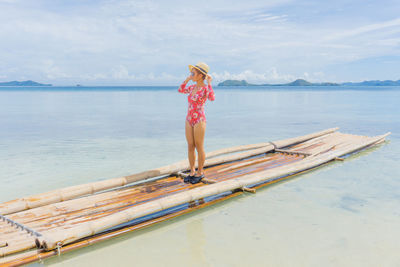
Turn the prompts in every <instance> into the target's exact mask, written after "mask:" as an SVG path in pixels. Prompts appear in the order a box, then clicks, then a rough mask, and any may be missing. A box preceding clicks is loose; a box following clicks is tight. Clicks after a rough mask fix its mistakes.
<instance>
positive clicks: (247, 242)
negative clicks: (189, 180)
mask: <svg viewBox="0 0 400 267" xmlns="http://www.w3.org/2000/svg"><path fill="white" fill-rule="evenodd" d="M214 90H215V93H216V99H215V101H214V102H209V101H208V102H207V104H206V117H207V131H206V140H205V148H206V151H212V150H215V149H219V148H222V147H229V146H235V145H242V144H251V143H259V142H265V141H270V140H279V139H284V138H289V137H294V136H299V135H303V134H307V133H311V132H315V131H320V130H323V129H326V128H331V127H336V126H337V127H340V131H342V132H345V133H352V134H359V135H370V136H372V135H379V134H383V133H386V132H388V131H391V132H392V134H391V135H390V136H389V137H388V141H387V142H386V143H385V144H382V145H379V146H378V147H377V148H374V149H369V150H365V151H363V152H361V153H359V154H357V155H354V156H351V157H350V158H348V159H347V160H346V161H344V162H335V163H332V164H330V165H328V166H324V167H321V168H318V169H316V170H314V171H311V172H309V173H306V174H303V175H299V176H297V177H296V178H294V179H291V180H289V181H287V182H283V183H279V184H277V185H274V186H270V187H265V188H263V189H260V190H258V191H257V194H255V195H253V194H244V195H242V196H239V197H237V198H235V199H232V200H229V201H225V202H223V203H220V204H218V205H216V206H212V207H210V208H206V209H203V210H200V211H197V212H194V213H192V214H190V215H185V216H183V217H179V218H176V219H173V220H172V221H169V222H165V223H161V224H159V225H157V226H155V227H150V228H148V229H145V230H141V231H138V232H136V233H131V234H127V235H125V236H123V237H120V238H116V239H113V240H109V241H105V242H102V243H101V244H97V245H94V246H90V247H87V248H84V249H81V250H78V251H75V252H72V253H67V254H65V255H61V256H60V257H55V258H52V259H49V260H45V261H44V262H43V263H40V264H44V265H65V266H87V265H88V264H96V265H99V266H110V265H112V266H124V265H126V266H127V265H131V264H136V265H138V266H160V265H161V266H243V265H249V266H400V256H399V253H398V250H399V248H400V246H399V244H400V243H399V240H400V166H399V162H400V161H399V160H400V134H399V133H400V107H399V104H400V87H279V88H277V87H223V88H221V87H215V88H214ZM186 111H187V98H186V95H183V94H179V93H178V92H177V87H50V88H35V87H26V88H15V87H14V88H4V87H3V88H1V87H0V166H1V168H0V170H1V172H0V181H1V186H0V201H1V202H3V201H7V200H11V199H14V198H17V197H21V196H26V195H30V194H36V193H40V192H45V191H48V190H52V189H57V188H61V187H65V186H70V185H75V184H80V183H86V182H91V181H97V180H101V179H107V178H113V177H120V176H123V175H128V174H132V173H136V172H139V171H143V170H147V169H151V168H155V167H160V166H163V165H167V164H170V163H173V162H175V161H178V160H181V159H184V158H186V140H185V134H184V122H185V116H186Z"/></svg>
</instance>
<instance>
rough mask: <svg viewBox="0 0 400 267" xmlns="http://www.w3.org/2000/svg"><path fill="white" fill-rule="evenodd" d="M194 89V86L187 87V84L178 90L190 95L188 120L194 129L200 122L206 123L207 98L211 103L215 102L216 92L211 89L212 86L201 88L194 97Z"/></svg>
mask: <svg viewBox="0 0 400 267" xmlns="http://www.w3.org/2000/svg"><path fill="white" fill-rule="evenodd" d="M194 88H195V85H194V84H192V85H189V86H187V87H186V83H182V84H181V86H180V87H179V89H178V92H179V93H183V94H189V95H188V102H189V109H188V114H187V116H186V120H187V121H188V122H189V124H190V125H191V126H192V127H193V126H194V125H196V123H198V122H200V121H204V122H205V121H206V116H205V113H204V103H206V100H207V98H208V99H209V100H210V101H214V99H215V95H214V91H213V89H212V87H211V84H209V85H207V86H203V87H201V88H200V89H198V90H197V92H196V93H195V94H194V95H192V91H193V89H194Z"/></svg>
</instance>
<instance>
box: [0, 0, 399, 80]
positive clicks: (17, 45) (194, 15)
mask: <svg viewBox="0 0 400 267" xmlns="http://www.w3.org/2000/svg"><path fill="white" fill-rule="evenodd" d="M0 40H1V42H0V81H10V80H28V79H31V80H35V81H39V82H44V83H52V84H54V85H74V84H78V83H79V84H83V85H176V84H178V83H180V82H181V81H182V80H183V79H184V78H185V77H186V76H187V75H188V67H187V65H188V64H195V63H196V62H198V61H204V62H206V63H207V64H208V65H209V66H210V73H211V74H212V75H213V77H214V81H215V82H219V81H223V80H225V79H245V80H247V81H249V82H254V83H281V82H290V81H293V80H294V79H297V78H304V79H307V80H309V81H312V82H321V81H329V82H344V81H362V80H386V79H390V80H399V79H400V72H399V70H400V1H390V0H383V1H369V0H363V1H361V0H354V1H343V0H337V1H296V0H294V1H291V0H279V1H278V0H271V1H252V0H247V1H225V0H214V1H174V0H171V1H127V0H121V1H117V0H115V1H114V0H109V1H88V0H80V1H78V0H65V1H61V0H35V1H33V0H32V1H30V0H0Z"/></svg>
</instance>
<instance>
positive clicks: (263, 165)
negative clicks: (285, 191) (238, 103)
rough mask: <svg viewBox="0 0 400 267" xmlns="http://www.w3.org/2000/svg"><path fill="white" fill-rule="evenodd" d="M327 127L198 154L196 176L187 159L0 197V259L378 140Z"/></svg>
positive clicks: (51, 251) (230, 192)
mask: <svg viewBox="0 0 400 267" xmlns="http://www.w3.org/2000/svg"><path fill="white" fill-rule="evenodd" d="M337 130H338V128H332V129H328V130H324V131H321V132H317V133H312V134H308V135H305V136H300V137H296V138H290V139H285V140H279V141H274V142H265V143H259V144H252V145H245V146H237V147H232V148H226V149H220V150H217V151H214V152H211V153H208V154H207V155H206V162H205V175H206V177H207V179H203V181H202V183H198V184H186V183H184V182H183V179H182V178H184V177H185V176H186V175H187V171H188V170H189V164H188V162H187V160H183V161H180V162H177V163H174V164H171V165H168V166H164V167H161V168H158V169H154V170H150V171H145V172H141V173H137V174H133V175H129V176H124V177H119V178H113V179H109V180H104V181H100V182H93V183H88V184H83V185H77V186H72V187H68V188H63V189H59V190H54V191H50V192H47V193H42V194H38V195H34V196H29V197H25V198H20V199H15V200H12V201H8V202H5V203H1V204H0V265H2V266H3V265H4V266H18V265H22V264H27V263H31V262H34V261H38V260H42V259H45V258H47V257H51V256H54V255H57V254H60V253H65V252H67V251H70V250H74V249H77V248H81V247H85V246H88V245H91V244H94V243H97V242H100V241H103V240H106V239H110V238H112V237H115V236H119V235H122V234H124V233H127V232H131V231H134V230H138V229H141V228H143V227H147V226H150V225H153V224H155V223H158V222H161V221H165V220H168V219H171V218H173V217H176V216H179V215H182V214H185V213H188V212H191V211H194V210H197V209H199V208H203V207H206V206H208V205H212V204H214V203H216V202H219V201H222V200H226V199H229V198H231V197H234V196H237V195H240V194H242V193H243V192H250V193H255V190H256V189H257V188H259V187H262V186H265V185H269V184H272V183H276V182H279V181H282V180H284V179H288V178H289V177H292V176H293V175H297V174H299V173H302V172H304V171H308V170H310V169H313V168H315V167H318V166H320V165H322V164H325V163H328V162H331V161H335V160H344V158H343V156H346V155H350V154H351V153H354V152H356V151H359V150H362V149H365V148H368V147H371V146H374V145H376V144H379V143H382V142H384V141H385V137H386V136H388V135H389V134H390V133H386V134H384V135H379V136H375V137H367V136H359V135H352V134H344V133H340V132H338V131H337Z"/></svg>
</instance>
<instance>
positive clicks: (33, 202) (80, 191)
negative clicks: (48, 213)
mask: <svg viewBox="0 0 400 267" xmlns="http://www.w3.org/2000/svg"><path fill="white" fill-rule="evenodd" d="M337 129H338V128H331V129H327V130H324V131H320V132H316V133H312V134H308V135H304V136H300V137H294V138H289V139H284V140H279V141H276V142H274V144H276V146H277V148H282V147H285V146H288V145H292V144H296V143H299V142H303V141H306V140H309V139H312V138H315V137H319V136H322V135H326V134H329V133H332V132H335V131H336V130H337ZM266 144H268V145H266V146H262V147H258V146H259V145H260V144H255V145H250V146H247V148H249V147H250V148H251V150H249V151H246V152H242V153H238V154H234V155H227V156H224V157H217V158H209V159H208V160H207V159H206V162H205V164H204V167H207V166H210V165H215V164H220V163H222V162H226V161H232V160H238V159H243V158H246V157H250V156H253V155H258V154H262V153H266V152H268V151H271V150H273V149H274V146H273V145H272V144H270V143H266ZM257 147H258V148H257ZM243 149H246V146H240V147H235V148H233V149H226V150H225V151H223V150H217V151H216V152H214V153H210V154H211V156H213V157H214V156H217V155H221V154H226V153H230V152H237V151H242V150H243ZM188 169H189V163H188V161H187V160H184V161H179V162H177V163H174V164H171V165H168V166H164V167H160V168H158V169H154V170H149V171H144V172H140V173H136V174H133V175H128V176H124V177H118V178H112V179H108V180H104V181H99V182H93V183H87V184H83V185H76V186H71V187H67V188H62V189H58V190H54V191H50V192H46V193H42V194H37V195H33V196H30V197H27V198H20V199H15V200H12V201H8V202H5V203H2V204H0V214H2V215H7V214H11V213H16V212H19V211H23V210H28V209H32V208H36V207H41V206H45V205H48V204H51V203H57V202H62V201H65V200H70V199H74V198H77V197H81V196H84V195H89V194H93V193H95V192H99V191H103V190H107V189H111V188H116V187H120V186H124V185H126V184H129V183H134V182H137V181H141V180H145V179H148V178H152V177H157V176H161V175H166V174H171V173H174V172H178V171H182V170H188Z"/></svg>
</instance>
